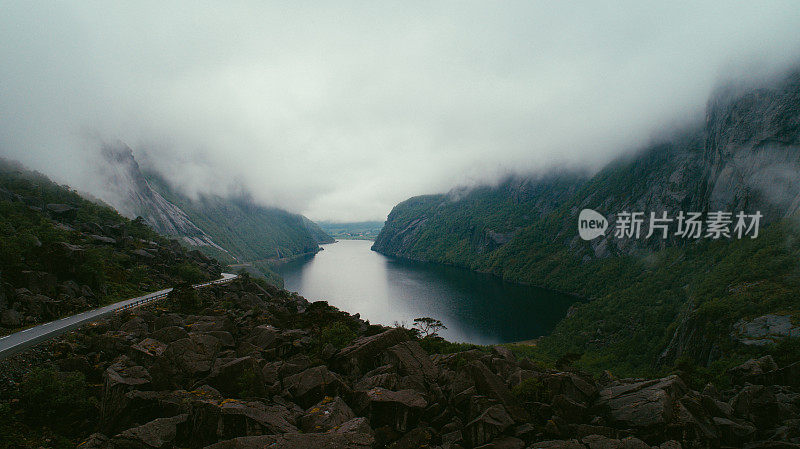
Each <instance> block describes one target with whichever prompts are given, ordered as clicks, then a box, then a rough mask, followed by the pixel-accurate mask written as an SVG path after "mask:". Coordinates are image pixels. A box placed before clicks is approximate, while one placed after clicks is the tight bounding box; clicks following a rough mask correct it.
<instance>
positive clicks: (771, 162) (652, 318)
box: [373, 73, 800, 377]
mask: <svg viewBox="0 0 800 449" xmlns="http://www.w3.org/2000/svg"><path fill="white" fill-rule="evenodd" d="M798 105H800V75H798V74H797V73H795V74H792V75H790V76H789V77H787V78H786V79H785V80H784V81H783V82H782V83H780V84H778V85H773V86H768V87H763V88H761V89H758V90H754V91H743V92H742V91H738V93H737V95H717V96H715V97H713V98H712V100H711V101H710V102H709V106H708V112H707V116H706V121H705V123H704V124H703V125H702V126H697V127H695V128H692V129H688V130H686V131H685V132H682V133H676V134H675V135H673V136H670V137H669V138H666V139H663V140H661V141H659V142H656V143H653V144H651V145H648V146H646V147H644V148H642V149H641V150H640V151H639V152H638V153H636V154H633V155H630V156H625V157H623V158H620V159H619V160H617V161H615V162H613V163H611V164H609V165H608V166H607V167H606V168H604V169H603V170H601V171H600V172H598V173H597V174H595V175H594V176H592V177H591V178H589V179H583V178H581V177H580V176H575V177H573V179H572V182H571V183H570V182H569V179H567V180H565V181H563V182H558V181H554V180H553V179H547V178H534V179H531V180H529V181H528V184H527V186H526V184H525V183H520V182H519V181H517V180H513V179H512V180H509V181H506V182H504V183H501V184H500V185H499V186H487V187H481V188H477V189H472V190H468V191H467V192H466V193H465V192H451V193H449V194H447V195H427V196H421V197H415V198H411V199H409V200H407V201H405V202H403V203H400V204H398V205H397V206H396V207H395V208H394V210H392V212H391V213H390V215H389V217H388V220H387V222H386V224H385V226H384V228H383V231H382V232H381V234H380V235H379V236H378V238H377V239H376V242H375V245H374V246H373V249H374V250H376V251H379V252H381V253H384V254H389V255H394V256H399V257H404V258H408V259H415V260H425V261H430V262H437V263H445V264H452V265H458V266H463V267H466V268H470V269H473V270H477V271H482V272H490V273H493V274H495V275H497V276H500V277H502V278H504V279H506V280H510V281H514V282H520V283H527V284H534V285H538V286H542V287H545V288H550V289H554V290H559V291H563V292H569V293H573V294H577V295H580V296H582V297H584V298H586V299H588V300H589V301H586V302H582V303H579V304H576V305H575V307H574V309H573V310H572V311H571V312H570V313H569V314H568V316H567V317H565V318H564V319H563V320H562V321H561V322H560V323H559V325H558V326H557V327H556V329H555V330H554V332H553V333H552V334H551V335H550V336H547V337H545V338H542V339H541V340H540V341H539V343H538V346H537V347H536V348H535V349H532V351H534V352H537V353H538V354H539V356H541V357H546V358H551V359H553V360H555V359H558V358H560V357H563V356H565V355H569V354H574V355H575V357H577V358H578V362H577V363H578V365H579V366H581V367H583V368H585V369H588V370H591V371H592V372H602V371H603V370H605V369H613V370H614V372H615V373H618V374H621V375H643V374H654V373H658V372H661V371H665V370H667V369H668V368H669V367H672V366H674V365H676V364H677V365H681V366H684V367H687V369H691V370H694V371H695V372H697V373H698V376H700V377H702V376H705V377H711V376H716V375H718V374H719V373H720V372H722V370H724V369H725V368H726V367H729V366H731V365H732V364H734V363H736V362H738V361H741V360H742V359H743V358H745V357H747V356H748V355H753V354H763V353H765V352H775V353H776V355H777V354H780V356H781V357H784V358H785V357H789V358H792V357H796V358H800V352H798V351H797V350H796V349H791V348H792V347H795V346H800V345H798V343H797V340H796V339H795V338H788V339H786V338H783V337H781V336H779V337H780V338H778V337H775V338H773V337H769V338H770V339H772V340H771V342H774V343H777V344H778V346H774V345H771V344H765V345H761V343H759V344H743V342H745V341H747V342H748V343H749V341H748V340H747V338H745V337H746V336H745V337H743V336H742V335H739V332H740V330H741V329H742V328H743V326H744V325H746V324H747V323H751V322H755V320H757V319H758V320H762V321H763V320H771V319H773V318H771V315H775V316H777V317H778V318H776V319H780V320H783V319H788V320H789V321H790V322H791V323H797V322H798V321H800V295H798V293H797V292H798V291H800V289H798V287H800V285H798V274H799V272H800V270H799V269H798V264H797V260H798V256H800V243H798V241H799V240H798V228H797V225H796V217H797V214H798V209H797V207H798V206H797V205H798V202H797V200H798V198H800V189H799V187H800V153H798V151H797V148H798V147H800V127H798V126H797V123H800V106H798ZM568 186H569V187H568ZM526 193H527V194H528V195H526ZM584 208H590V209H593V210H596V211H598V212H599V213H601V214H602V215H604V216H605V217H606V218H607V219H608V220H609V223H610V225H611V226H612V227H613V224H614V222H615V217H616V214H618V213H620V212H622V211H643V212H645V213H649V212H651V211H652V212H656V213H659V214H660V213H661V212H667V213H668V214H669V216H672V217H674V216H676V214H677V213H678V212H679V211H686V212H689V211H697V212H701V213H702V214H703V217H704V218H707V217H708V212H709V211H730V212H737V211H746V212H748V213H753V212H755V211H757V210H758V211H761V212H763V213H764V217H765V218H764V221H763V222H762V223H761V233H760V235H759V237H758V238H757V239H749V238H747V239H743V240H737V239H732V240H729V239H722V240H720V241H712V240H710V239H709V240H706V239H699V240H696V241H695V240H689V241H687V240H682V239H680V238H676V237H675V236H674V232H675V228H674V224H673V226H672V228H671V236H670V237H669V238H667V239H661V238H652V239H644V238H641V239H616V238H613V237H612V236H611V234H612V232H608V233H607V235H606V236H604V237H600V238H598V239H596V240H592V241H584V240H582V239H580V238H579V237H578V232H577V221H578V220H577V217H578V213H579V212H580V211H581V210H582V209H584ZM790 326H794V325H790ZM792 329H797V330H792V331H791V332H800V328H795V327H792ZM784 336H785V335H784ZM765 343H770V342H766V341H765ZM776 347H779V348H780V351H778V350H777V349H776ZM787 348H788V349H787ZM776 351H777V352H776ZM571 357H572V356H571Z"/></svg>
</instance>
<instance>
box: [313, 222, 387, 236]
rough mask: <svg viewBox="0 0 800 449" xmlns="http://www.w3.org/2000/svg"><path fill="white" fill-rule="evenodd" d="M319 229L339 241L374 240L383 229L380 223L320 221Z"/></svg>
mask: <svg viewBox="0 0 800 449" xmlns="http://www.w3.org/2000/svg"><path fill="white" fill-rule="evenodd" d="M319 227H320V228H321V229H322V230H323V231H325V233H326V234H328V235H330V236H331V237H333V238H335V239H340V240H375V238H376V237H378V234H379V233H380V232H381V229H382V228H383V222H382V221H357V222H348V223H337V222H332V221H321V222H319Z"/></svg>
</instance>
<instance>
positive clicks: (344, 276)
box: [278, 240, 574, 344]
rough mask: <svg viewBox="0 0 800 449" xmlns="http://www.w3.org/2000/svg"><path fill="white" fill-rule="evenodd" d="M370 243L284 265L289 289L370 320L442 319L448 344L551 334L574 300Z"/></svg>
mask: <svg viewBox="0 0 800 449" xmlns="http://www.w3.org/2000/svg"><path fill="white" fill-rule="evenodd" d="M371 246H372V242H371V241H365V240H342V241H339V242H336V243H331V244H329V245H323V248H324V250H323V251H320V252H319V253H318V254H316V255H315V256H311V257H307V258H305V259H302V260H297V261H293V262H290V263H288V264H285V265H283V266H282V267H280V268H279V269H278V272H279V273H280V275H281V276H283V279H284V283H285V287H286V289H287V290H291V291H296V292H298V293H300V294H301V295H302V296H304V297H306V298H308V300H309V301H320V300H323V301H328V303H329V304H331V305H333V306H336V307H338V308H339V309H341V310H344V311H347V312H349V313H360V314H361V317H362V318H363V319H366V320H369V321H370V322H372V323H379V324H386V325H391V324H394V323H395V322H400V323H403V322H405V323H406V324H407V325H409V326H410V325H411V324H413V321H414V318H419V317H423V316H430V317H433V318H436V319H439V320H441V321H442V322H443V323H444V324H445V325H446V326H447V330H445V331H442V332H440V334H441V335H442V336H443V337H445V338H447V339H448V340H451V341H463V342H470V343H476V344H493V343H502V342H512V341H519V340H527V339H531V338H535V337H538V336H541V335H544V334H546V333H548V332H550V331H551V330H552V329H553V327H554V326H555V324H556V322H557V321H558V320H560V319H561V318H563V317H564V314H565V313H566V311H567V309H568V308H569V305H570V304H571V303H572V302H574V299H573V298H571V297H568V296H566V295H561V294H557V293H554V292H550V291H547V290H542V289H539V288H535V287H525V286H520V285H515V284H509V283H506V282H502V281H501V280H499V279H497V278H495V277H492V276H489V275H483V274H480V273H473V272H471V271H468V270H464V269H460V268H453V267H444V266H438V265H433V264H423V263H416V262H408V261H401V260H398V259H394V258H390V257H386V256H383V255H381V254H378V253H376V252H374V251H371V250H370V247H371Z"/></svg>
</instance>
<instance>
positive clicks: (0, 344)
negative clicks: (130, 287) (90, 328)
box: [0, 273, 238, 359]
mask: <svg viewBox="0 0 800 449" xmlns="http://www.w3.org/2000/svg"><path fill="white" fill-rule="evenodd" d="M237 277H238V276H237V275H235V274H229V273H222V277H221V278H220V279H217V280H216V281H211V282H206V283H204V284H196V285H195V286H194V287H195V288H201V287H206V286H209V285H211V284H222V283H226V282H230V281H232V280H234V279H236V278H237ZM171 291H172V289H171V288H166V289H164V290H159V291H157V292H153V293H149V294H147V295H144V296H139V297H136V298H131V299H126V300H125V301H120V302H116V303H114V304H109V305H107V306H104V307H100V308H98V309H94V310H87V311H86V312H81V313H79V314H77V315H72V316H68V317H66V318H61V319H59V320H55V321H51V322H49V323H45V324H40V325H38V326H34V327H31V328H28V329H25V330H23V331H19V332H17V333H14V334H11V335H6V336H5V337H2V338H0V359H2V358H5V357H8V356H10V355H13V354H16V353H18V352H20V351H22V350H25V349H27V348H30V347H31V346H34V345H36V344H38V343H41V342H43V341H45V340H49V339H51V338H53V337H56V336H58V335H61V334H63V333H65V332H68V331H71V330H72V329H75V328H77V327H80V326H82V325H84V324H86V323H89V322H92V321H96V320H98V319H100V318H102V317H104V316H106V315H109V314H112V313H114V312H116V311H119V310H123V309H129V308H132V307H137V306H140V305H142V304H146V303H148V302H151V301H154V300H156V299H161V298H163V297H165V296H167V294H169V292H171Z"/></svg>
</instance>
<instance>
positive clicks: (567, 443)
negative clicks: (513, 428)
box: [531, 440, 586, 449]
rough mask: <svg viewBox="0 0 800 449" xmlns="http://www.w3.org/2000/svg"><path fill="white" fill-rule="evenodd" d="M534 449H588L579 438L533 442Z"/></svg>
mask: <svg viewBox="0 0 800 449" xmlns="http://www.w3.org/2000/svg"><path fill="white" fill-rule="evenodd" d="M531 448H532V449H586V446H584V445H582V444H581V443H580V442H579V441H578V440H546V441H539V442H538V443H533V445H531Z"/></svg>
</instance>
